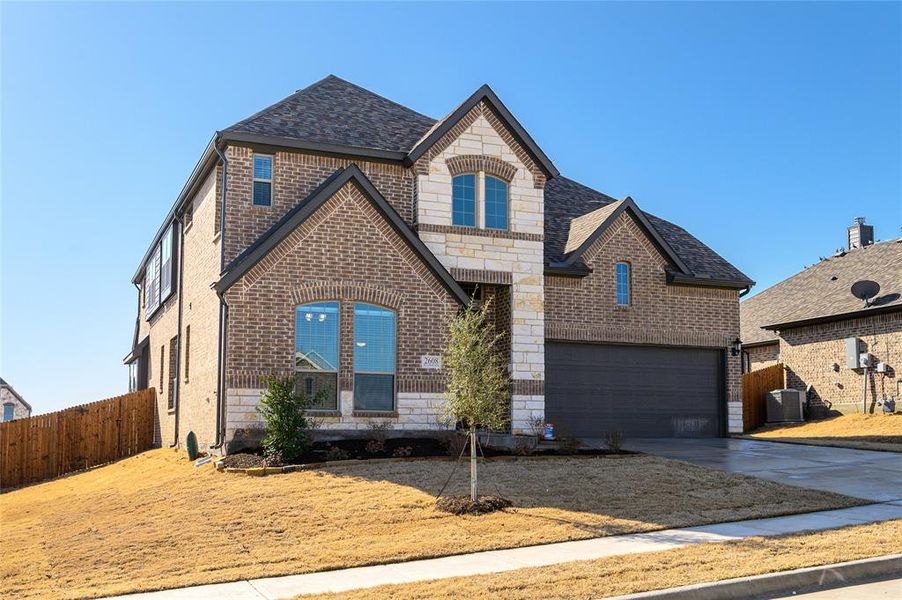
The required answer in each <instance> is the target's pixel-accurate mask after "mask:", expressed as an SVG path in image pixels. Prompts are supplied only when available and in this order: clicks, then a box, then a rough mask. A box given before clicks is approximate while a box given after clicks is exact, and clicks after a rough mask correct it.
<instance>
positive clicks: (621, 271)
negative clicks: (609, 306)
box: [615, 262, 630, 306]
mask: <svg viewBox="0 0 902 600" xmlns="http://www.w3.org/2000/svg"><path fill="white" fill-rule="evenodd" d="M615 273H616V276H617V305H618V306H629V304H630V265H629V263H625V262H619V263H617V266H616V267H615Z"/></svg>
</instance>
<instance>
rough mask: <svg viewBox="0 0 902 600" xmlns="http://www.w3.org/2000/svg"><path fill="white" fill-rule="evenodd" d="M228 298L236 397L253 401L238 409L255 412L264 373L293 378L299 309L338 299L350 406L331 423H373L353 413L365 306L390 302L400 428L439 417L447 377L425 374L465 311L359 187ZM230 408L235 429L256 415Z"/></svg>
mask: <svg viewBox="0 0 902 600" xmlns="http://www.w3.org/2000/svg"><path fill="white" fill-rule="evenodd" d="M225 298H226V302H227V304H228V306H229V321H228V338H227V361H226V368H227V387H228V388H229V391H228V393H227V398H234V397H237V398H244V400H240V401H238V404H234V402H233V404H232V406H233V407H245V406H250V404H248V403H250V402H251V400H248V399H247V398H248V397H249V396H254V397H256V396H258V395H259V389H260V388H261V387H262V385H261V377H262V376H264V375H267V374H269V373H273V372H282V373H290V372H293V369H294V365H293V361H294V325H295V324H294V308H295V306H297V305H298V304H303V303H306V302H310V301H314V300H338V301H339V302H340V316H339V319H340V339H339V373H338V380H339V389H340V399H341V403H340V410H339V413H338V415H339V416H330V417H324V423H325V426H326V427H328V428H331V429H354V428H360V427H363V426H365V425H366V423H368V422H369V420H370V417H369V416H366V417H363V416H355V412H354V410H353V353H354V344H353V323H354V314H353V305H354V303H355V302H370V303H375V304H380V305H383V306H386V307H388V308H391V309H392V310H394V311H396V312H397V330H398V332H397V350H398V355H397V371H396V381H397V390H398V394H397V401H396V412H397V414H398V419H399V424H404V425H405V426H409V427H412V426H413V424H414V423H416V424H420V425H422V424H423V423H425V422H426V421H427V420H428V419H426V417H425V416H423V414H424V411H429V410H431V411H432V413H430V415H429V416H430V418H432V419H433V421H434V420H435V419H436V418H437V417H438V414H437V409H435V399H436V398H438V397H439V396H440V395H441V392H442V390H443V389H444V387H443V376H444V373H443V371H441V370H429V369H423V368H422V367H421V362H420V357H421V356H422V355H424V354H440V353H441V351H442V349H443V348H444V346H445V340H446V326H445V320H444V319H445V317H446V316H447V315H450V314H452V313H453V312H454V311H456V310H457V309H458V307H459V305H458V303H457V301H456V300H455V299H454V297H453V296H451V294H450V293H449V292H448V291H447V290H446V289H445V287H444V286H443V284H442V283H441V281H440V280H439V279H438V278H437V277H436V276H435V275H434V274H433V273H432V271H430V270H429V268H428V267H427V266H426V265H425V264H424V263H423V262H422V260H421V259H420V257H419V256H418V255H417V254H416V253H415V252H414V251H413V250H412V249H411V248H410V247H409V246H408V245H407V242H406V241H404V239H403V238H402V237H401V236H399V235H398V234H397V233H396V232H395V231H394V229H393V228H392V227H391V225H390V224H389V223H388V222H387V221H386V220H385V219H384V218H383V216H382V215H381V213H380V212H379V210H378V209H377V208H376V207H375V206H374V205H373V204H372V202H370V201H369V200H368V199H367V198H366V197H365V196H364V194H363V192H362V191H361V190H360V189H358V188H357V186H356V185H354V184H353V183H349V184H347V185H346V186H344V187H343V188H342V189H341V190H339V191H338V192H337V193H336V194H335V195H334V196H333V197H332V198H330V199H329V200H327V201H326V202H325V204H323V206H321V207H320V208H319V209H318V210H317V211H316V212H315V213H314V214H313V215H311V216H310V217H309V218H308V219H307V220H306V221H304V222H303V223H302V224H301V225H299V226H298V227H297V228H296V229H295V230H294V231H293V232H292V233H291V234H289V235H288V236H287V237H286V238H285V239H284V240H283V241H282V242H280V243H279V244H278V245H276V247H275V248H273V249H272V251H270V252H269V254H267V255H266V256H265V257H264V258H263V260H261V261H260V262H259V263H258V264H257V265H255V266H254V267H253V268H251V269H250V270H249V271H248V272H247V273H246V274H245V275H244V277H242V278H241V279H240V280H239V281H238V282H236V283H235V285H234V286H233V287H232V288H231V289H229V290H228V291H227V292H226V293H225ZM236 390H237V391H236ZM241 390H244V391H241ZM247 390H257V391H256V392H254V393H253V394H252V393H250V392H247ZM424 399H425V400H424ZM426 400H428V402H426ZM255 406H256V404H253V407H255ZM433 409H435V410H433ZM229 410H230V414H228V415H227V421H228V422H229V423H230V425H229V428H230V429H231V430H233V433H234V429H236V428H237V425H236V423H239V422H245V421H247V420H248V419H250V417H248V416H243V417H238V416H235V415H232V414H231V411H232V410H240V411H241V412H242V414H243V413H248V414H249V411H245V410H244V408H233V409H229ZM254 419H256V416H255V417H254ZM358 426H359V427H358Z"/></svg>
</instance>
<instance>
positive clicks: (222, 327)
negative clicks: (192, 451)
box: [210, 132, 229, 450]
mask: <svg viewBox="0 0 902 600" xmlns="http://www.w3.org/2000/svg"><path fill="white" fill-rule="evenodd" d="M221 139H222V134H221V133H220V132H217V133H216V141H215V142H214V143H213V149H214V150H216V154H217V155H219V160H221V161H222V189H221V190H220V195H221V200H220V209H219V210H220V214H219V272H220V273H222V272H223V270H225V227H226V192H227V190H228V181H229V159H228V158H227V157H226V155H225V152H223V151H222V148H220V140H221ZM217 295H218V296H219V348H218V349H217V354H216V361H217V365H216V370H217V378H216V442H215V443H214V444H213V445H212V446H210V449H211V450H215V449H219V448H222V445H223V444H224V443H225V422H224V419H223V414H224V413H225V410H224V409H225V397H224V396H225V332H226V323H227V319H228V309H229V307H228V305H226V303H225V299H224V298H223V297H222V294H220V293H218V292H217Z"/></svg>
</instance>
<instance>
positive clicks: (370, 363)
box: [354, 303, 396, 411]
mask: <svg viewBox="0 0 902 600" xmlns="http://www.w3.org/2000/svg"><path fill="white" fill-rule="evenodd" d="M395 325H396V316H395V312H394V311H392V310H389V309H387V308H382V307H381V306H376V305H373V304H363V303H357V304H355V305H354V409H355V410H372V411H393V410H394V408H395V364H396V331H395V329H396V327H395Z"/></svg>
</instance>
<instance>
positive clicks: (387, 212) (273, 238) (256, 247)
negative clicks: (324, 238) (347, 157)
mask: <svg viewBox="0 0 902 600" xmlns="http://www.w3.org/2000/svg"><path fill="white" fill-rule="evenodd" d="M350 181H353V182H355V183H356V184H357V185H358V186H360V189H361V190H362V191H363V195H364V196H365V197H366V198H367V199H369V200H370V201H371V202H372V203H373V204H374V205H375V206H376V208H378V209H379V211H380V212H381V213H382V215H383V216H384V217H385V218H386V220H387V221H388V222H389V223H390V224H391V226H392V227H393V228H394V230H395V231H396V232H397V233H398V234H399V235H400V236H401V237H402V238H404V240H405V241H406V242H407V243H408V244H409V245H410V247H411V248H412V249H413V250H414V252H416V253H417V254H418V255H419V256H420V258H422V259H423V262H424V263H425V264H426V266H428V267H429V269H430V270H431V271H432V272H433V273H434V274H435V275H436V277H438V279H439V280H440V281H441V282H442V283H443V284H444V286H445V287H446V288H447V289H448V291H449V292H451V294H452V295H453V296H454V297H455V298H456V299H457V300H458V301H459V302H460V303H461V304H462V305H466V304H468V303H469V301H470V299H469V296H467V293H466V292H464V290H463V289H462V288H461V287H460V284H458V283H457V281H455V280H454V278H453V277H452V276H451V274H450V273H449V272H448V270H447V269H445V267H444V266H442V264H441V263H440V262H439V260H438V259H437V258H436V257H435V255H434V254H433V253H432V252H431V251H430V250H429V248H427V247H426V244H424V243H423V242H422V240H420V238H419V237H417V235H416V234H415V233H414V232H413V230H412V229H411V228H410V227H409V226H408V225H407V223H405V222H404V219H402V218H401V215H399V214H398V213H397V211H396V210H395V209H394V208H392V206H391V204H389V203H388V201H387V200H386V199H385V198H384V197H383V196H382V194H380V193H379V191H378V190H377V189H376V188H375V186H373V184H372V182H370V180H369V179H368V178H367V176H366V175H365V174H364V173H363V171H361V170H360V168H359V167H358V166H357V165H355V164H352V165H350V166H348V167H345V168H343V169H339V170H337V171H335V173H333V174H332V175H330V176H329V177H328V178H327V179H326V180H325V181H323V183H321V184H320V185H319V187H317V188H316V189H315V190H313V192H311V193H310V195H309V196H307V198H305V199H304V200H302V201H301V203H300V204H298V205H297V206H295V207H294V208H292V209H291V210H290V211H288V212H287V213H286V214H285V216H284V217H282V218H281V219H279V221H277V222H276V223H275V224H274V225H273V226H272V227H270V228H269V230H267V231H266V233H264V234H263V235H262V236H260V237H259V238H258V239H257V240H256V241H255V242H254V243H253V244H251V245H250V246H249V247H248V248H247V249H245V250H244V251H243V252H242V253H241V254H239V255H238V256H237V257H235V259H234V260H233V261H232V262H231V263H229V264H228V266H226V268H225V271H224V272H223V275H222V278H221V279H220V280H219V281H218V282H217V283H216V284H215V286H214V287H215V289H216V291H217V292H219V293H222V292H224V291H225V290H227V289H229V288H230V287H231V286H232V285H233V284H235V282H237V281H238V280H239V279H240V278H241V277H242V276H243V275H244V274H245V273H247V272H248V271H249V270H250V269H251V268H252V267H253V266H254V265H256V264H257V263H258V262H260V260H262V259H263V257H265V256H266V255H267V254H268V253H269V252H270V250H272V249H273V248H275V247H276V245H277V244H278V243H279V242H281V241H282V240H284V239H285V238H286V237H287V236H288V235H289V234H290V233H291V232H292V231H294V230H295V229H296V228H297V227H298V226H299V225H300V224H301V223H303V222H304V221H305V220H306V219H307V218H308V217H309V216H310V215H312V214H313V213H314V212H316V210H317V209H318V208H319V207H321V206H322V205H323V204H324V203H325V202H326V201H327V200H328V199H329V198H331V197H332V196H333V195H334V194H335V193H336V192H338V190H340V189H341V188H342V187H344V185H345V184H346V183H348V182H350Z"/></svg>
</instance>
